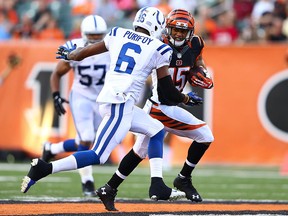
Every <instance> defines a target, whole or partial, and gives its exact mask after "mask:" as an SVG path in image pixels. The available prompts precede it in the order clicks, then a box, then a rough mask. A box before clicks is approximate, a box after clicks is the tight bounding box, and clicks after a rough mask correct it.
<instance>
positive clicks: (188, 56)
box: [157, 35, 204, 105]
mask: <svg viewBox="0 0 288 216" xmlns="http://www.w3.org/2000/svg"><path fill="white" fill-rule="evenodd" d="M163 42H164V43H166V44H168V45H170V46H171V48H172V49H173V54H172V59H171V62H170V65H169V73H170V75H171V77H172V80H173V84H174V85H175V87H176V88H177V89H178V90H179V91H181V92H182V91H183V89H184V87H185V85H186V82H187V74H188V71H189V70H190V68H192V67H193V66H194V64H195V62H196V60H197V58H198V57H199V56H200V54H201V52H202V50H203V48H204V41H203V39H202V38H201V37H200V36H198V35H194V36H193V37H192V39H191V41H189V42H188V43H185V44H184V45H183V46H181V47H179V48H178V47H177V48H175V47H173V46H172V45H171V43H170V42H169V40H168V38H167V37H163ZM157 91H158V99H159V101H160V102H161V104H165V105H175V104H173V103H171V102H169V101H168V100H167V99H165V92H162V91H161V90H160V89H159V87H158V89H157Z"/></svg>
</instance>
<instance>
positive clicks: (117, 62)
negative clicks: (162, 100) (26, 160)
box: [21, 7, 202, 211]
mask: <svg viewBox="0 0 288 216" xmlns="http://www.w3.org/2000/svg"><path fill="white" fill-rule="evenodd" d="M133 26H134V30H131V29H124V28H120V27H114V28H112V29H111V31H110V33H109V34H107V35H106V36H105V38H104V40H103V41H101V42H99V43H95V44H92V45H89V46H86V47H83V48H78V49H76V46H74V48H72V49H67V48H66V47H63V46H61V47H59V48H58V52H57V54H58V55H59V56H57V58H63V59H66V60H71V61H81V60H83V59H84V58H87V57H89V56H93V55H96V54H100V53H103V52H107V51H109V54H110V58H111V63H110V69H109V70H108V71H107V74H106V78H105V83H104V87H103V89H102V90H101V92H100V94H99V95H98V97H97V102H98V103H99V111H100V114H101V116H102V117H103V119H102V121H101V123H100V126H99V128H98V130H97V133H96V139H95V142H94V145H93V147H92V148H91V150H86V151H77V152H76V153H74V154H72V155H70V156H68V157H65V158H63V159H60V160H56V161H53V162H51V163H46V162H44V161H43V160H41V159H39V158H36V159H33V160H32V163H31V167H30V170H29V172H28V174H27V176H25V177H24V179H23V181H22V185H21V191H22V192H23V193H26V192H27V191H28V190H29V188H30V187H31V186H32V185H34V184H35V183H36V182H37V181H38V180H40V179H42V178H44V177H45V176H47V175H49V174H52V173H58V172H61V171H65V170H75V169H79V168H82V167H85V166H88V165H92V164H104V163H105V162H106V161H107V159H108V157H109V155H110V153H111V152H112V150H113V149H114V148H115V147H116V146H117V145H118V144H119V143H121V141H122V140H123V139H124V137H125V136H126V134H127V132H128V131H129V130H130V131H131V132H136V133H141V134H145V135H147V136H148V137H149V138H150V141H149V144H148V147H149V149H148V157H149V159H150V163H152V164H153V163H157V161H158V159H159V160H161V158H162V157H163V135H164V131H163V129H164V125H163V124H162V123H161V122H160V121H158V120H157V119H154V118H152V117H151V116H149V115H148V114H147V113H146V112H145V111H144V110H143V109H141V108H139V107H137V106H136V105H135V103H137V101H138V99H139V95H140V93H141V89H142V88H143V87H144V85H145V81H146V80H147V78H148V76H149V75H150V74H151V73H152V70H153V69H156V73H157V79H158V84H159V88H160V89H162V91H163V92H166V93H167V96H166V97H167V99H168V100H169V101H171V103H172V102H173V103H175V104H178V103H184V104H187V105H191V106H192V105H195V104H199V103H202V98H200V97H198V96H196V95H195V94H194V93H193V92H190V93H188V94H183V93H180V92H179V91H178V90H177V89H176V88H175V86H174V85H173V82H172V79H171V76H170V74H169V72H168V66H169V63H170V60H171V55H172V49H171V48H170V46H169V45H167V44H165V43H163V42H161V41H160V40H159V38H160V37H161V33H162V31H163V30H164V28H165V17H164V15H163V13H162V12H161V11H159V10H158V9H156V8H154V7H144V8H141V9H140V10H139V11H138V12H137V13H136V16H135V19H134V22H133ZM75 49H76V50H75ZM158 168H159V167H158ZM152 172H155V176H158V174H159V169H157V170H153V171H152ZM99 191H101V194H114V193H115V190H114V189H113V188H111V187H110V186H109V185H105V186H104V187H101V188H100V189H99ZM98 195H99V194H98ZM149 196H150V198H152V199H154V200H171V199H178V198H182V197H184V196H185V193H183V192H180V191H177V190H173V189H171V188H169V187H168V186H166V185H165V183H164V181H163V179H162V178H161V177H154V176H153V177H152V178H151V185H150V189H149ZM109 210H111V211H116V210H117V209H116V208H110V209H109Z"/></svg>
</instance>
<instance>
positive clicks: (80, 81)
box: [64, 38, 110, 100]
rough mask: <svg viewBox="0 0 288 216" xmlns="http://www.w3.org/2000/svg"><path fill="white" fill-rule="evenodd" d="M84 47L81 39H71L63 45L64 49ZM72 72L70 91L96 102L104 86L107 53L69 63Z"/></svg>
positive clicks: (108, 62) (107, 64) (107, 66)
mask: <svg viewBox="0 0 288 216" xmlns="http://www.w3.org/2000/svg"><path fill="white" fill-rule="evenodd" d="M74 44H76V45H77V47H84V46H85V41H84V40H83V39H82V38H79V39H73V40H71V41H67V42H66V43H65V45H64V46H65V47H67V48H70V49H71V48H72V47H73V45H74ZM70 65H71V67H72V68H73V71H74V80H73V85H72V88H71V90H72V91H74V92H77V93H79V94H81V95H83V96H85V97H87V98H89V99H91V100H96V98H97V97H98V95H99V93H100V91H101V90H102V88H103V85H104V79H105V75H106V72H107V70H108V69H109V66H110V56H109V53H108V52H105V53H102V54H99V55H94V56H91V57H88V58H85V59H83V60H82V61H70Z"/></svg>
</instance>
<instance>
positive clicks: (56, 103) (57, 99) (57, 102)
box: [53, 92, 69, 116]
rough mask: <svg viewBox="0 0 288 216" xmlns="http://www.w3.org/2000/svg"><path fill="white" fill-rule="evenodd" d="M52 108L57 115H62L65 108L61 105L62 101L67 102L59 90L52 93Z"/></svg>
mask: <svg viewBox="0 0 288 216" xmlns="http://www.w3.org/2000/svg"><path fill="white" fill-rule="evenodd" d="M53 100H54V108H55V110H56V112H57V114H58V115H59V116H61V115H64V114H65V113H66V110H65V108H64V106H63V103H69V101H67V100H66V99H64V98H62V97H61V96H60V94H59V92H54V93H53Z"/></svg>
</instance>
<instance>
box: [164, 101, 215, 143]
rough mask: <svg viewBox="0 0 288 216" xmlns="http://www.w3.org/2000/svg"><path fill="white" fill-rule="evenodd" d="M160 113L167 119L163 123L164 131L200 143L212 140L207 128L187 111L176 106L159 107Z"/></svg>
mask: <svg viewBox="0 0 288 216" xmlns="http://www.w3.org/2000/svg"><path fill="white" fill-rule="evenodd" d="M161 111H162V112H163V114H164V115H166V117H167V123H164V124H165V130H166V131H168V132H170V133H172V134H175V135H178V136H182V137H187V138H190V139H193V140H195V141H197V142H200V143H203V142H212V141H213V140H214V137H213V134H212V131H211V129H210V128H209V126H208V125H207V124H206V123H205V122H204V121H202V120H200V119H198V118H196V117H195V116H194V115H193V114H192V113H190V112H188V111H187V110H185V109H183V108H181V107H178V106H163V105H161Z"/></svg>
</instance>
